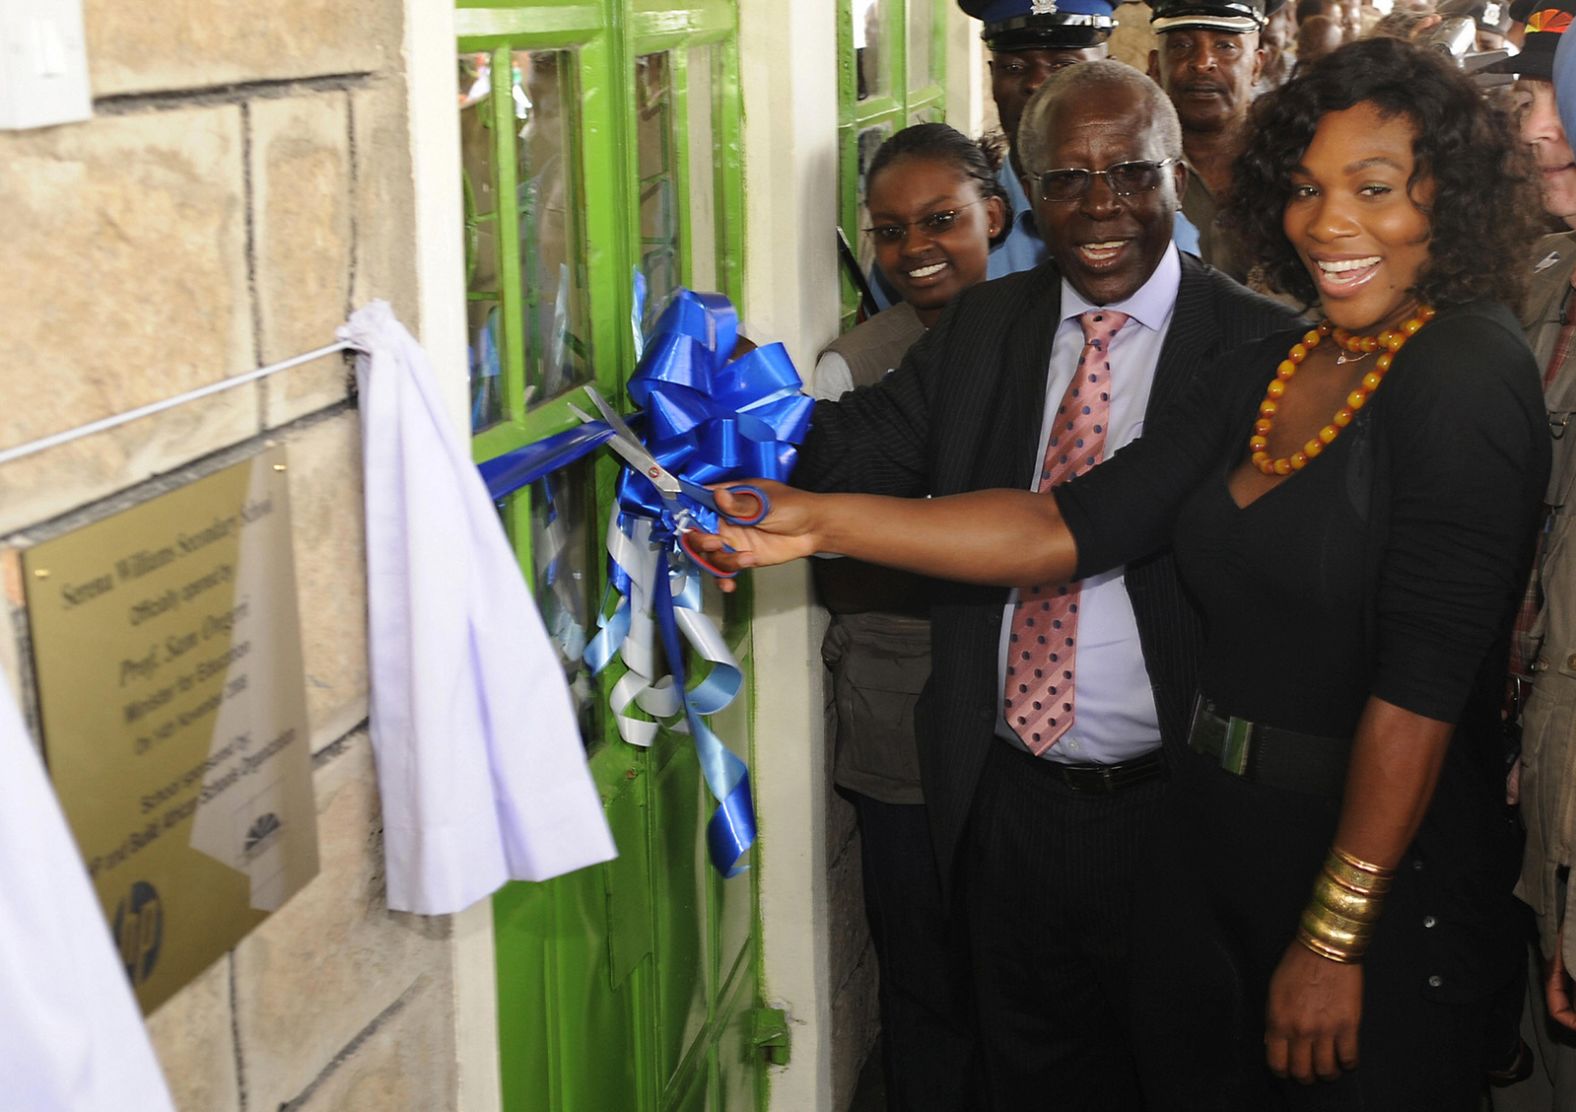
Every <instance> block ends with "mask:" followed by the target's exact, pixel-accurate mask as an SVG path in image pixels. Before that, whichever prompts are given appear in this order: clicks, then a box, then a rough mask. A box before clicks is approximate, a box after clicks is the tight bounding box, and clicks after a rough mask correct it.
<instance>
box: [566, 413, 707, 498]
mask: <svg viewBox="0 0 1576 1112" xmlns="http://www.w3.org/2000/svg"><path fill="white" fill-rule="evenodd" d="M585 392H586V394H587V395H588V396H589V397H590V398H591V401H592V402H594V403H595V404H596V408H597V412H598V413H600V414H601V415H602V420H604V421H606V422H607V424H608V427H609V428H611V429H612V430H613V438H612V439H611V440H609V441H608V442H607V443H608V447H610V448H612V449H613V450H614V451H615V452H617V453H618V454H619V455H621V456H623V457H624V461H625V462H626V463H628V464H629V465H630V466H631V467H633V468H634V469H635V470H636V471H639V472H640V473H641V474H642V475H644V476H645V477H646V478H647V479H649V480H650V481H651V485H652V486H654V487H656V488H657V493H658V494H660V495H662V498H663V500H664V501H672V500H673V499H675V498H677V497H678V496H679V493H680V491H681V490H683V484H682V483H681V482H680V480H679V479H678V477H677V476H676V475H674V474H673V473H672V472H671V471H669V470H668V469H667V468H666V467H663V466H662V465H661V464H660V463H658V462H657V457H656V456H654V455H652V454H651V453H650V452H649V451H647V450H646V446H645V445H644V444H642V443H641V442H640V438H639V437H638V436H636V435H635V432H634V430H633V429H631V428H630V427H629V425H627V424H626V423H625V422H624V418H622V417H620V416H619V415H618V411H617V410H616V409H614V408H613V407H612V406H610V405H608V404H607V400H606V399H605V398H603V397H602V395H601V393H600V392H598V390H597V388H596V387H595V386H587V387H586V388H585ZM570 409H572V410H574V412H575V413H576V414H578V415H579V416H580V417H581V418H582V419H586V420H589V418H588V417H587V416H586V415H585V414H583V413H580V411H579V410H578V409H574V407H573V406H570Z"/></svg>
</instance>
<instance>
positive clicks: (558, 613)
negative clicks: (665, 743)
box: [531, 459, 606, 744]
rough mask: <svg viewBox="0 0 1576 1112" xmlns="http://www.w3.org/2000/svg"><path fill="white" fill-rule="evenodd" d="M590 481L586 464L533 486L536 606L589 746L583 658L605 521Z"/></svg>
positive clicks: (590, 707) (590, 694) (588, 688)
mask: <svg viewBox="0 0 1576 1112" xmlns="http://www.w3.org/2000/svg"><path fill="white" fill-rule="evenodd" d="M593 482H594V478H593V472H592V461H591V460H589V459H588V460H582V461H581V462H580V463H577V464H574V465H573V466H571V467H568V468H566V469H565V470H563V471H559V472H555V473H554V474H552V475H549V476H548V477H547V478H546V479H544V480H542V481H541V482H539V483H537V484H535V485H534V486H532V487H531V556H532V563H533V572H534V574H535V588H536V603H537V606H538V607H539V608H540V609H541V612H542V622H543V624H545V625H546V627H547V636H548V639H549V640H550V641H551V642H552V644H553V647H554V650H555V651H556V652H557V653H558V661H559V665H560V666H561V667H562V668H563V670H564V677H565V679H567V680H568V681H569V690H570V693H571V694H572V695H573V696H574V702H575V711H576V714H577V716H578V717H579V720H580V736H581V737H582V738H583V739H585V740H586V742H587V743H588V744H590V743H591V742H593V741H594V739H596V738H597V737H598V736H599V734H598V732H597V728H596V723H597V690H596V682H595V679H594V678H593V677H592V675H591V672H590V669H588V668H587V667H586V666H585V663H584V661H583V660H582V659H581V655H582V654H583V653H584V652H585V647H586V640H587V638H588V637H589V636H590V634H591V633H592V632H595V630H594V626H595V620H594V617H593V610H594V601H593V599H592V597H591V593H592V591H594V590H595V589H596V581H597V576H596V569H595V565H594V564H593V562H592V561H593V560H595V559H596V553H595V551H594V549H593V545H594V537H593V534H594V533H595V532H597V531H598V530H599V529H600V527H601V525H602V524H603V523H604V522H605V520H606V515H604V514H598V513H596V512H595V511H594V508H593V500H592V492H593V490H594V487H593V485H592V484H593ZM588 631H590V632H588Z"/></svg>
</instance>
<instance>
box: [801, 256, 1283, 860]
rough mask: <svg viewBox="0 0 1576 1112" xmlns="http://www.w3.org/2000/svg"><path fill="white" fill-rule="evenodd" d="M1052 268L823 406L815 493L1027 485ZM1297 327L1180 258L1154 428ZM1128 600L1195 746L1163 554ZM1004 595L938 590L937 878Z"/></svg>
mask: <svg viewBox="0 0 1576 1112" xmlns="http://www.w3.org/2000/svg"><path fill="white" fill-rule="evenodd" d="M1060 305H1061V275H1060V273H1059V272H1058V271H1057V270H1056V269H1055V265H1054V263H1046V264H1044V265H1042V266H1040V267H1038V268H1036V269H1035V270H1031V271H1025V272H1023V273H1021V274H1014V275H1010V276H1008V277H1006V278H1001V279H998V280H996V281H994V282H986V283H983V284H982V285H978V286H975V287H973V288H972V289H970V290H968V291H966V292H965V293H964V294H963V295H962V296H961V297H959V298H958V300H957V301H956V302H955V303H954V304H953V305H952V306H951V307H950V308H949V309H948V310H947V312H946V314H945V315H944V316H943V317H942V319H941V321H940V322H939V323H938V324H937V325H936V327H935V328H933V329H932V330H931V331H930V332H929V333H928V334H927V335H926V336H925V337H924V338H923V339H922V340H920V341H919V342H918V343H917V344H915V345H914V347H913V348H911V349H910V351H909V354H908V355H907V357H906V358H905V359H904V360H903V363H902V365H901V366H900V367H899V368H898V369H897V370H896V371H894V372H893V373H892V374H890V375H888V376H887V377H886V378H885V379H884V380H883V381H882V382H880V383H879V384H878V385H875V386H870V387H865V388H862V389H860V390H856V391H855V392H854V393H853V394H850V395H845V396H844V398H843V399H842V400H841V401H838V402H822V403H820V404H819V405H818V406H816V409H815V418H814V421H813V424H812V427H811V430H810V434H809V437H808V439H807V440H806V442H805V444H804V448H803V450H802V452H801V454H800V457H799V464H798V466H797V468H796V469H795V471H794V474H793V482H794V483H795V485H797V486H800V487H803V488H805V489H808V490H822V491H829V490H841V491H863V492H867V493H873V494H891V495H899V496H906V497H920V496H923V495H927V494H935V495H942V494H957V493H960V492H963V491H969V490H982V489H988V488H995V487H1011V488H1017V489H1024V488H1026V487H1027V486H1028V485H1029V480H1030V476H1031V475H1032V474H1033V471H1034V467H1035V464H1036V462H1037V461H1036V460H1035V459H1034V455H1035V449H1036V448H1037V447H1038V444H1039V434H1040V420H1041V417H1042V416H1043V414H1044V408H1045V380H1046V374H1047V369H1048V367H1049V365H1050V356H1051V344H1052V342H1053V340H1054V338H1055V332H1056V326H1057V324H1058V323H1059V319H1060V312H1059V310H1060ZM1294 319H1295V315H1294V314H1293V313H1292V312H1291V311H1290V310H1288V309H1286V308H1285V307H1284V306H1281V305H1278V304H1276V303H1275V302H1273V301H1270V300H1268V299H1266V298H1263V297H1260V296H1259V295H1258V294H1255V293H1252V292H1250V291H1249V290H1246V289H1244V288H1243V287H1242V286H1239V285H1237V283H1235V282H1233V281H1232V280H1231V279H1230V278H1227V277H1226V276H1225V275H1224V274H1221V273H1220V272H1219V271H1217V270H1214V269H1212V268H1210V267H1208V266H1206V265H1205V264H1203V263H1201V262H1199V261H1198V260H1197V259H1195V258H1193V257H1192V256H1190V255H1183V256H1182V280H1181V284H1180V287H1179V288H1178V291H1177V304H1176V311H1175V312H1174V313H1173V315H1172V319H1171V327H1170V330H1169V331H1168V332H1167V334H1166V339H1165V343H1164V345H1163V346H1162V348H1161V352H1160V357H1159V361H1158V363H1157V365H1156V368H1155V380H1154V387H1153V389H1152V392H1151V394H1150V398H1149V406H1148V409H1147V411H1146V416H1147V418H1150V419H1152V418H1153V417H1154V416H1155V415H1156V414H1157V413H1159V412H1162V411H1163V410H1164V409H1165V408H1166V407H1167V406H1169V405H1172V404H1174V403H1175V402H1176V401H1177V400H1178V399H1179V398H1180V397H1181V396H1182V394H1183V392H1184V391H1185V390H1187V388H1188V387H1189V385H1190V384H1191V383H1192V382H1193V381H1194V380H1195V379H1196V378H1197V377H1198V376H1200V375H1207V374H1208V373H1209V372H1210V370H1211V369H1212V368H1214V367H1216V366H1218V365H1220V363H1221V359H1220V356H1221V355H1222V354H1223V353H1224V352H1226V351H1229V350H1230V349H1231V348H1233V347H1236V346H1238V345H1240V344H1244V343H1247V342H1249V341H1250V340H1254V339H1257V338H1258V337H1261V336H1263V335H1265V334H1266V333H1269V332H1272V331H1274V330H1276V329H1281V328H1285V327H1287V326H1288V325H1289V324H1290V323H1291V322H1292V321H1293V320H1294ZM1126 582H1127V591H1128V594H1129V595H1130V596H1131V598H1132V602H1133V611H1134V614H1135V616H1136V618H1137V623H1138V631H1139V639H1140V641H1141V643H1142V645H1143V651H1144V663H1145V666H1146V668H1147V670H1148V672H1149V678H1150V683H1151V684H1152V686H1153V688H1154V694H1155V704H1156V707H1157V709H1158V711H1159V714H1160V725H1161V732H1162V736H1163V737H1164V740H1165V743H1166V745H1167V747H1172V746H1178V745H1183V744H1185V742H1186V731H1187V728H1188V717H1189V714H1190V713H1191V709H1192V698H1193V692H1194V688H1195V686H1196V683H1197V678H1198V675H1197V664H1198V659H1199V655H1200V652H1201V649H1202V645H1203V638H1202V632H1201V628H1200V624H1199V618H1198V615H1197V614H1196V613H1195V611H1194V609H1193V606H1192V604H1191V603H1190V602H1189V601H1188V599H1187V597H1186V596H1185V594H1184V592H1183V589H1182V585H1181V583H1180V582H1179V581H1178V580H1177V576H1176V571H1175V568H1174V565H1173V562H1172V559H1171V556H1170V554H1169V553H1163V554H1160V555H1158V556H1155V557H1152V558H1149V559H1146V560H1144V561H1143V562H1141V563H1137V564H1132V565H1130V566H1129V567H1128V569H1127V580H1126ZM1006 598H1007V592H1006V591H1005V590H1004V589H1001V588H993V587H973V586H966V585H962V584H955V583H936V584H934V587H933V593H932V606H931V621H932V627H931V628H932V634H931V637H932V665H931V668H932V671H931V678H930V682H929V684H928V685H927V687H926V690H925V694H924V695H923V696H922V697H921V699H920V704H919V709H918V712H917V714H916V716H915V719H916V723H917V725H916V729H917V733H918V741H919V758H920V779H921V782H922V784H923V785H924V790H925V800H926V802H927V804H928V805H929V808H930V812H929V813H930V822H931V829H932V832H933V833H934V835H935V839H936V850H937V860H938V862H940V866H941V871H942V880H943V882H944V883H946V882H947V881H949V880H950V877H951V872H952V862H953V857H954V855H955V852H956V848H957V845H958V842H959V839H960V837H961V835H962V832H963V828H964V824H965V823H966V822H967V820H968V815H969V808H970V804H971V802H972V799H973V796H974V790H975V786H976V785H977V783H978V781H979V776H980V770H981V769H982V768H983V767H984V763H985V757H986V754H987V753H988V752H989V750H990V746H991V744H992V740H991V739H992V735H993V732H994V727H995V722H996V715H997V708H998V706H999V702H1000V692H999V691H998V689H997V686H998V685H997V678H996V653H997V644H998V639H999V637H1000V632H1001V611H1002V606H1003V605H1004V603H1005V601H1006Z"/></svg>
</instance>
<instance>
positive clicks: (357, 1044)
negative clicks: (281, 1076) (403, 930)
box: [242, 974, 427, 1112]
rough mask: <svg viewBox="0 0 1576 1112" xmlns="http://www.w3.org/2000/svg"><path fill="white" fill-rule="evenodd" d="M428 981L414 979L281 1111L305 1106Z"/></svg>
mask: <svg viewBox="0 0 1576 1112" xmlns="http://www.w3.org/2000/svg"><path fill="white" fill-rule="evenodd" d="M426 982H427V977H426V975H425V974H423V975H422V976H419V977H417V978H416V979H415V980H414V981H412V982H411V984H410V986H409V987H408V988H406V989H405V991H404V992H402V993H400V994H399V998H398V999H396V1000H395V1001H394V1003H392V1004H390V1005H389V1006H388V1007H386V1008H384V1009H383V1010H382V1011H381V1012H379V1013H378V1014H377V1015H375V1016H374V1017H373V1018H372V1022H371V1023H369V1024H367V1025H366V1026H365V1027H363V1028H362V1029H361V1030H360V1031H358V1032H357V1033H356V1036H355V1038H353V1039H351V1040H350V1041H349V1042H348V1043H346V1044H345V1045H344V1046H343V1047H342V1048H341V1049H340V1051H339V1053H338V1054H336V1055H334V1057H333V1058H332V1059H330V1060H329V1063H328V1065H326V1066H324V1067H323V1072H322V1073H320V1074H318V1075H317V1076H316V1077H314V1078H313V1079H312V1081H311V1083H310V1084H308V1085H307V1087H306V1088H305V1089H302V1090H301V1093H300V1095H298V1096H297V1097H296V1098H295V1099H294V1100H290V1101H286V1102H285V1103H284V1104H281V1105H280V1106H279V1112H297V1110H298V1109H301V1108H303V1107H305V1106H306V1102H307V1101H308V1100H310V1099H311V1098H312V1094H313V1093H315V1092H317V1090H318V1088H319V1087H321V1086H322V1084H323V1082H325V1081H327V1080H328V1079H329V1078H330V1077H332V1076H333V1075H334V1073H335V1072H336V1071H337V1070H338V1069H339V1067H340V1066H342V1065H344V1064H345V1063H346V1062H348V1061H349V1060H350V1059H351V1058H354V1057H355V1056H356V1051H358V1050H360V1049H361V1047H362V1045H363V1044H364V1043H365V1042H366V1041H367V1040H368V1039H370V1038H371V1037H372V1036H373V1035H375V1034H377V1033H378V1029H379V1028H380V1027H382V1026H383V1025H384V1024H385V1023H387V1022H388V1021H389V1020H390V1019H393V1018H394V1017H395V1016H396V1015H398V1014H399V1013H400V1012H402V1011H404V1009H405V1006H406V1005H407V1004H409V1003H410V999H411V997H412V996H415V995H416V993H418V992H420V991H421V989H422V988H424V987H425V985H426ZM242 1112H245V1110H244V1109H243V1110H242Z"/></svg>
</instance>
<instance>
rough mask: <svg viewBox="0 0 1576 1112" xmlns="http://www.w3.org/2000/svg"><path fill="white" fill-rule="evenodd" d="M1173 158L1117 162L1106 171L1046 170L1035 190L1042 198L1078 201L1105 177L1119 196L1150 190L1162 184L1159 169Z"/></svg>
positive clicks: (1169, 163) (1046, 199) (1037, 182)
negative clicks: (1093, 184)
mask: <svg viewBox="0 0 1576 1112" xmlns="http://www.w3.org/2000/svg"><path fill="white" fill-rule="evenodd" d="M1176 161H1177V160H1176V159H1174V158H1167V159H1163V160H1161V161H1160V162H1118V163H1117V164H1116V165H1115V166H1107V167H1106V168H1105V169H1104V170H1047V171H1046V172H1045V173H1043V174H1041V175H1040V176H1039V177H1037V178H1035V179H1034V187H1035V191H1036V192H1038V193H1039V195H1040V200H1042V201H1076V200H1078V199H1079V198H1081V197H1082V196H1083V195H1084V194H1085V193H1087V192H1089V183H1090V182H1091V181H1093V180H1094V179H1095V178H1104V179H1105V184H1106V185H1107V186H1109V187H1110V190H1111V192H1112V193H1115V194H1116V195H1117V196H1118V197H1131V196H1132V195H1133V194H1134V193H1148V192H1149V191H1150V190H1151V189H1155V188H1157V187H1158V186H1159V185H1160V171H1162V170H1164V169H1165V168H1166V167H1167V166H1170V165H1172V164H1174V163H1175V162H1176Z"/></svg>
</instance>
